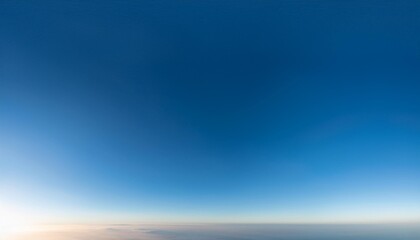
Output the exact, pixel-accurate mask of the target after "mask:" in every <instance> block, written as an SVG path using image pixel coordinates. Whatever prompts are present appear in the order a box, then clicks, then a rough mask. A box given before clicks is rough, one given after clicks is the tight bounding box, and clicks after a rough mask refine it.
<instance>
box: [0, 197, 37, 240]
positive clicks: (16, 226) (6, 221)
mask: <svg viewBox="0 0 420 240" xmlns="http://www.w3.org/2000/svg"><path fill="white" fill-rule="evenodd" d="M31 219H32V216H31V214H29V213H28V212H26V211H22V210H21V209H19V208H16V207H13V206H10V205H5V204H4V203H2V202H0V237H9V236H13V235H19V234H23V233H26V232H29V231H33V230H35V225H36V222H34V221H33V220H31Z"/></svg>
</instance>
